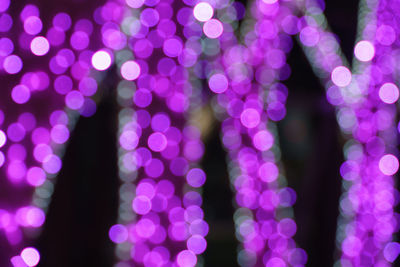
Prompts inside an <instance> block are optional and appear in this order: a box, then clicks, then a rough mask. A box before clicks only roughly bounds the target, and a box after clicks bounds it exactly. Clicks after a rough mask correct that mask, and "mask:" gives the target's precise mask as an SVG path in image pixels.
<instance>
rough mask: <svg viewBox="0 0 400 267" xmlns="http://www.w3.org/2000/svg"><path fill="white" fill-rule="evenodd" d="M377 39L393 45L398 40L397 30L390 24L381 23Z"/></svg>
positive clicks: (381, 42) (384, 43) (377, 31)
mask: <svg viewBox="0 0 400 267" xmlns="http://www.w3.org/2000/svg"><path fill="white" fill-rule="evenodd" d="M376 40H377V41H378V42H379V43H380V44H382V45H386V46H389V45H392V44H393V43H394V41H395V40H396V31H395V30H394V29H393V28H392V27H391V26H389V25H381V26H379V27H378V29H377V30H376Z"/></svg>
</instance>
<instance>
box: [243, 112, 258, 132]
mask: <svg viewBox="0 0 400 267" xmlns="http://www.w3.org/2000/svg"><path fill="white" fill-rule="evenodd" d="M240 121H241V122H242V124H243V125H244V126H245V127H247V128H254V127H256V126H257V125H258V124H259V123H260V113H258V111H257V110H255V109H254V108H248V109H245V110H243V112H242V114H241V115H240Z"/></svg>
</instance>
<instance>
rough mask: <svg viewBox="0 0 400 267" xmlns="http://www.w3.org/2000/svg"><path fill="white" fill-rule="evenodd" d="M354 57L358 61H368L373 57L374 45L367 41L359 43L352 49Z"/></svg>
mask: <svg viewBox="0 0 400 267" xmlns="http://www.w3.org/2000/svg"><path fill="white" fill-rule="evenodd" d="M354 55H355V56H356V58H357V59H358V60H360V61H363V62H367V61H370V60H371V59H373V58H374V56H375V48H374V45H373V44H371V42H368V41H360V42H358V43H357V44H356V46H355V47H354Z"/></svg>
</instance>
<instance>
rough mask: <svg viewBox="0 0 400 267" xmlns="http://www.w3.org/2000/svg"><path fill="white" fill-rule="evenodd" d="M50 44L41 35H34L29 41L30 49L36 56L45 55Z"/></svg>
mask: <svg viewBox="0 0 400 267" xmlns="http://www.w3.org/2000/svg"><path fill="white" fill-rule="evenodd" d="M49 49H50V44H49V41H47V39H46V38H44V37H43V36H38V37H35V38H34V39H33V40H32V42H31V51H32V53H33V54H35V55H37V56H43V55H46V54H47V52H49Z"/></svg>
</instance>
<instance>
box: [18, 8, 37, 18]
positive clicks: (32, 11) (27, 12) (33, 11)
mask: <svg viewBox="0 0 400 267" xmlns="http://www.w3.org/2000/svg"><path fill="white" fill-rule="evenodd" d="M19 16H20V18H21V20H22V21H25V20H26V19H27V18H28V17H30V16H36V17H37V16H39V8H38V7H37V6H35V5H31V4H28V5H26V6H25V7H24V9H23V10H22V11H21V13H20V15H19Z"/></svg>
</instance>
